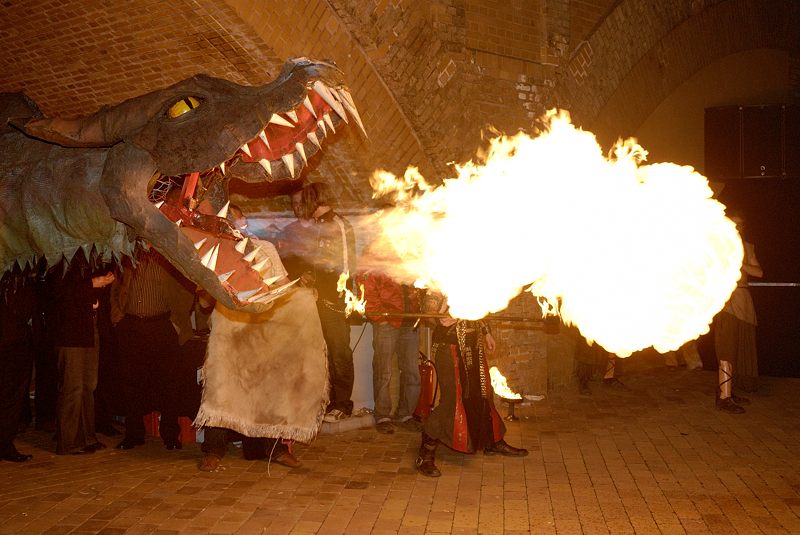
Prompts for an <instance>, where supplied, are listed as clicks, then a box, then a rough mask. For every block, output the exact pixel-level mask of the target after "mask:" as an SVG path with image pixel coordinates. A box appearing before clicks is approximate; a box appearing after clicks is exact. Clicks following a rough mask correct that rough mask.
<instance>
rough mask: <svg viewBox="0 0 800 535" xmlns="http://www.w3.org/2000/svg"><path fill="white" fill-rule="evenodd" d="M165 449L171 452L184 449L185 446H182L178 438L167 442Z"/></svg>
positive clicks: (165, 442)
mask: <svg viewBox="0 0 800 535" xmlns="http://www.w3.org/2000/svg"><path fill="white" fill-rule="evenodd" d="M164 447H165V448H167V450H169V451H172V450H179V449H182V448H183V444H181V441H180V440H178V439H177V438H176V439H175V440H165V441H164Z"/></svg>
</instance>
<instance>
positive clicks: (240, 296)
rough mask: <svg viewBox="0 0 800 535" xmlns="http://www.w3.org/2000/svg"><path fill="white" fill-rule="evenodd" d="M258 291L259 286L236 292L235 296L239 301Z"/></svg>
mask: <svg viewBox="0 0 800 535" xmlns="http://www.w3.org/2000/svg"><path fill="white" fill-rule="evenodd" d="M260 291H261V288H256V289H255V290H246V291H244V292H239V293H238V294H236V298H237V299H238V300H239V301H246V300H247V299H249V298H250V297H253V296H254V295H256V294H257V293H258V292H260Z"/></svg>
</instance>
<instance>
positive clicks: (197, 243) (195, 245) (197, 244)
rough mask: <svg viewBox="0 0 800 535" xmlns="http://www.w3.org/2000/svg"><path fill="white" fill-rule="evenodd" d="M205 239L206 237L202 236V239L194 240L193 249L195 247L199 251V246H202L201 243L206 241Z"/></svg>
mask: <svg viewBox="0 0 800 535" xmlns="http://www.w3.org/2000/svg"><path fill="white" fill-rule="evenodd" d="M207 239H208V238H203V239H202V240H200V241H196V242H194V248H195V249H197V250H198V251H199V250H200V248H201V247H202V246H203V244H204V243H205V242H206V240H207Z"/></svg>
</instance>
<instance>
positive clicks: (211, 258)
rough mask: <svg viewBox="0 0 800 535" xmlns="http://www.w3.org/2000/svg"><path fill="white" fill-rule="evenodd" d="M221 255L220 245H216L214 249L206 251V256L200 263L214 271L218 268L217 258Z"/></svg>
mask: <svg viewBox="0 0 800 535" xmlns="http://www.w3.org/2000/svg"><path fill="white" fill-rule="evenodd" d="M218 255H219V244H216V245H215V246H214V247H212V248H211V249H209V250H208V251H206V254H204V255H203V258H201V259H200V263H201V264H203V265H204V266H205V267H207V268H208V269H210V270H211V271H214V269H215V268H216V267H217V256H218Z"/></svg>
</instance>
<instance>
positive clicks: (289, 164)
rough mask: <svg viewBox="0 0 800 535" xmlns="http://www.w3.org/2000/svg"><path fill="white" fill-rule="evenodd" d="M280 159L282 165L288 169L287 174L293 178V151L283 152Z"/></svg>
mask: <svg viewBox="0 0 800 535" xmlns="http://www.w3.org/2000/svg"><path fill="white" fill-rule="evenodd" d="M281 160H283V165H285V166H286V168H287V169H288V170H289V174H290V175H292V178H294V153H292V154H284V155H283V156H281Z"/></svg>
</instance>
